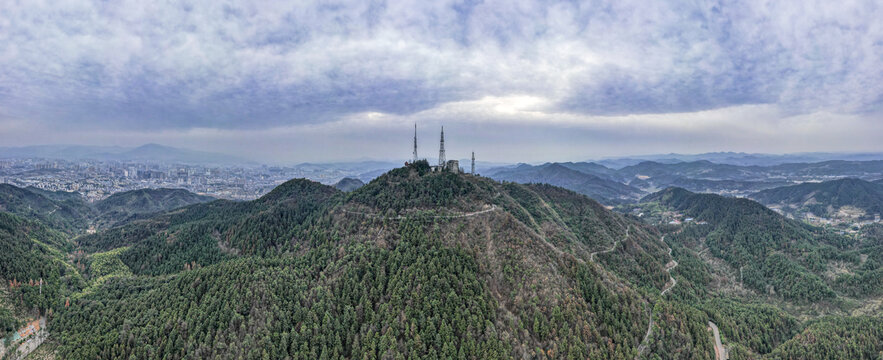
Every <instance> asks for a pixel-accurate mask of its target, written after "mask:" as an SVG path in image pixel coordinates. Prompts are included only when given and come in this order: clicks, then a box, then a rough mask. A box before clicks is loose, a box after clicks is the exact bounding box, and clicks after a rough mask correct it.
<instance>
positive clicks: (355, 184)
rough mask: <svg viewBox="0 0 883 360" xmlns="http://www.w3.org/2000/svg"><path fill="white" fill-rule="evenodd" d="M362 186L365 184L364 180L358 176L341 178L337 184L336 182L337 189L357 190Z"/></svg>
mask: <svg viewBox="0 0 883 360" xmlns="http://www.w3.org/2000/svg"><path fill="white" fill-rule="evenodd" d="M362 186H365V183H364V182H362V180H359V179H356V178H343V179H340V181H338V182H337V183H336V184H334V187H335V188H336V189H337V190H340V191H346V192H350V191H353V190H356V189H358V188H360V187H362Z"/></svg>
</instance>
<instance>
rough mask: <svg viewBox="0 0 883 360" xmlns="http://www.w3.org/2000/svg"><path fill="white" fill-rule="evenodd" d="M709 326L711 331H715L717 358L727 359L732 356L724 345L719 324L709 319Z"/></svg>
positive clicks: (720, 359) (715, 352)
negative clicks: (718, 327)
mask: <svg viewBox="0 0 883 360" xmlns="http://www.w3.org/2000/svg"><path fill="white" fill-rule="evenodd" d="M708 327H710V328H711V332H712V333H714V356H715V358H716V359H717V360H727V359H729V358H730V355H729V354H727V348H725V347H724V344H722V343H721V333H720V331H718V329H717V325H715V323H713V322H711V321H709V322H708Z"/></svg>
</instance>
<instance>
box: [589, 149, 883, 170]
mask: <svg viewBox="0 0 883 360" xmlns="http://www.w3.org/2000/svg"><path fill="white" fill-rule="evenodd" d="M699 160H707V161H711V162H714V163H718V164H730V165H741V166H771V165H779V164H786V163H812V162H822V161H830V160H846V161H869V160H883V153H881V152H867V153H829V152H812V153H794V154H757V153H744V152H711V153H703V154H675V153H671V154H656V155H641V156H629V157H615V158H607V159H603V160H596V161H594V162H596V163H598V164H601V165H604V166H606V167H609V168H614V169H620V168H623V167H626V166H630V165H636V164H639V163H642V162H645V161H653V162H658V163H664V164H672V163H677V162H693V161H699Z"/></svg>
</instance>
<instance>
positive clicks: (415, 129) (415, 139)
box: [414, 123, 417, 163]
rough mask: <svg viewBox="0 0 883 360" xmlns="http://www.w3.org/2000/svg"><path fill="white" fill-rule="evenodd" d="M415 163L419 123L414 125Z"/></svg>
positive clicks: (415, 159) (415, 160)
mask: <svg viewBox="0 0 883 360" xmlns="http://www.w3.org/2000/svg"><path fill="white" fill-rule="evenodd" d="M414 162H415V163H416V162H417V123H414Z"/></svg>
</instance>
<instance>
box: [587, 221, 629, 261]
mask: <svg viewBox="0 0 883 360" xmlns="http://www.w3.org/2000/svg"><path fill="white" fill-rule="evenodd" d="M631 230H632V228H631V226H628V227H626V228H625V236H624V237H623V238H622V239H623V240H625V239H628V238H629V231H631ZM616 245H619V240H616V241H614V242H613V245H612V246H610V248H609V249H607V250H601V251H595V252H593V253H591V254H589V260H591V261H592V262H595V255H596V254H606V253H609V252H611V251H613V250H614V249H616Z"/></svg>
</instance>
